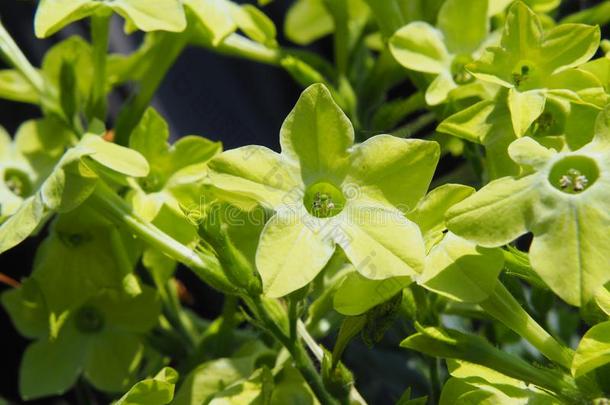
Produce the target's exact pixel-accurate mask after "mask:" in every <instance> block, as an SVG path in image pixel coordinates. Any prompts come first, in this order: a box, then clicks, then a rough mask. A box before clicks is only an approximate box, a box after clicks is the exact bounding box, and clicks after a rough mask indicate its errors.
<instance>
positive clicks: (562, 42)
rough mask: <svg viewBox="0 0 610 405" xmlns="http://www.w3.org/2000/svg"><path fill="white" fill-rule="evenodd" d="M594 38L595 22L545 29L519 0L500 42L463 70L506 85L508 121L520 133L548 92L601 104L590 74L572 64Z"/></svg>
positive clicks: (589, 51) (585, 56) (593, 47)
mask: <svg viewBox="0 0 610 405" xmlns="http://www.w3.org/2000/svg"><path fill="white" fill-rule="evenodd" d="M599 41H600V30H599V27H593V26H590V25H584V24H560V25H558V26H556V27H553V28H552V29H550V30H548V31H546V32H544V31H543V29H542V24H541V22H540V19H539V18H538V16H537V15H536V14H535V13H534V12H533V11H532V10H530V9H529V8H528V7H527V6H526V5H525V4H524V3H523V2H520V1H519V2H516V3H515V4H514V5H513V6H512V7H511V8H510V10H509V12H508V16H507V18H506V23H505V26H504V32H503V35H502V41H501V46H500V47H492V48H488V49H487V51H486V52H485V53H484V54H483V56H482V57H481V58H480V59H479V60H477V61H476V62H474V63H472V64H469V65H468V66H467V69H468V71H469V72H471V73H472V74H473V75H474V76H475V77H477V78H479V79H481V80H484V81H488V82H491V83H496V84H499V85H500V86H503V87H506V88H507V89H509V90H508V107H509V110H510V114H511V121H512V124H513V128H514V130H515V133H516V134H517V136H518V137H521V136H523V134H525V131H527V129H528V128H529V127H530V125H531V124H532V122H534V120H536V119H537V118H538V117H539V116H540V114H542V112H543V110H544V105H545V101H546V99H547V96H553V97H560V98H564V99H568V100H570V101H574V102H580V103H584V102H593V103H599V102H600V98H601V103H602V104H603V103H604V100H605V99H606V96H605V94H604V92H603V88H602V87H601V84H600V83H599V81H598V80H597V79H596V78H595V76H594V75H592V74H590V73H588V72H586V71H583V70H579V69H575V68H577V67H579V66H581V65H582V64H584V63H585V62H587V61H588V60H589V59H590V58H591V57H592V56H593V55H594V54H595V52H596V51H597V48H598V47H599ZM568 89H569V90H568Z"/></svg>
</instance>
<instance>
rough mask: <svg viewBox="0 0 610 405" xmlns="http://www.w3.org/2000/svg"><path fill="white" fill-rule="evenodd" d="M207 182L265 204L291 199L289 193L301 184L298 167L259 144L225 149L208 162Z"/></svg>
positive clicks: (274, 204)
mask: <svg viewBox="0 0 610 405" xmlns="http://www.w3.org/2000/svg"><path fill="white" fill-rule="evenodd" d="M209 168H210V182H211V184H213V185H215V186H217V187H219V188H222V190H225V191H227V192H230V193H237V194H242V195H245V196H247V197H250V198H253V199H255V200H257V201H259V202H260V203H261V204H263V205H264V206H266V207H271V208H273V207H277V206H279V205H281V204H282V203H283V202H286V203H290V202H292V201H293V200H294V196H293V195H291V192H293V191H294V190H298V189H299V188H300V187H302V186H301V184H302V183H301V181H300V175H299V172H298V168H297V167H296V166H295V165H292V164H290V163H289V162H286V161H285V160H284V159H283V157H282V156H281V155H279V154H277V153H275V152H273V151H272V150H270V149H267V148H265V147H263V146H244V147H241V148H238V149H233V150H229V151H226V152H224V153H222V154H220V155H219V156H217V157H215V158H213V159H212V160H211V161H210V162H209Z"/></svg>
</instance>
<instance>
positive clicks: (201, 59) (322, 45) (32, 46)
mask: <svg viewBox="0 0 610 405" xmlns="http://www.w3.org/2000/svg"><path fill="white" fill-rule="evenodd" d="M238 2H246V1H238ZM249 2H252V1H249ZM291 3H292V1H289V0H276V1H275V2H273V3H272V4H270V5H269V6H267V7H265V9H264V11H265V12H266V13H267V14H268V15H269V16H270V17H271V18H272V19H273V20H274V21H275V22H276V25H277V27H278V35H279V38H278V39H279V42H280V43H281V44H288V41H287V40H286V39H285V38H284V37H283V35H282V21H283V17H284V15H285V13H286V10H287V8H288V6H289V5H290V4H291ZM596 3H598V1H595V0H592V1H579V0H572V1H567V2H565V5H564V6H562V8H563V10H562V12H567V11H568V10H574V9H577V8H579V7H583V6H587V5H589V6H590V5H593V4H596ZM35 7H36V3H35V1H33V0H0V18H1V20H2V22H3V24H4V25H5V27H6V28H7V30H8V31H9V32H10V33H11V35H13V37H14V38H15V39H16V41H17V43H18V44H19V45H20V46H21V48H22V49H23V50H24V52H25V53H26V55H27V57H28V58H29V59H30V61H31V62H32V63H33V64H34V65H35V66H39V65H40V63H41V60H42V57H43V55H44V53H45V51H46V50H47V49H48V48H49V47H50V46H52V45H53V44H54V43H56V42H58V41H60V40H62V39H65V38H67V37H69V36H71V35H81V36H84V37H88V26H87V24H86V22H81V23H77V24H72V25H70V26H69V27H68V28H67V29H65V30H63V31H62V32H60V33H58V34H56V35H54V36H53V37H52V38H50V39H46V40H39V39H37V38H35V36H34V33H33V25H32V21H33V16H34V11H35ZM140 39H141V38H140V37H139V36H138V35H133V36H125V35H124V34H123V32H122V21H121V20H120V19H118V18H115V19H114V20H113V27H112V34H111V40H110V49H111V51H113V52H121V53H129V52H131V51H133V50H134V49H135V48H136V47H137V46H138V43H139V40H140ZM310 48H311V49H312V50H314V51H316V52H318V53H321V54H322V55H324V56H326V57H327V58H328V59H329V60H330V59H331V58H332V57H331V55H332V41H331V40H330V39H324V40H322V41H319V42H317V43H316V44H314V45H313V46H311V47H310ZM0 68H4V66H2V65H0ZM300 90H301V89H300V88H299V87H298V86H297V85H296V84H295V83H294V82H293V81H292V79H291V78H290V77H289V76H288V75H287V74H286V73H285V72H284V71H283V70H281V69H278V68H275V67H270V66H266V65H262V64H258V63H254V62H249V61H245V60H241V59H236V58H229V57H225V56H222V55H219V54H215V53H212V52H210V51H207V50H205V49H201V48H190V49H187V50H186V51H185V52H184V53H183V54H182V56H181V57H180V58H179V60H178V61H177V63H176V65H175V66H174V67H173V68H172V69H171V71H170V72H169V75H168V76H167V77H166V78H165V81H164V83H163V85H162V86H161V88H160V90H159V92H158V94H157V96H156V98H155V100H154V103H153V105H154V106H155V107H156V108H157V110H158V111H160V112H161V114H162V115H163V116H164V117H165V119H166V120H167V121H168V122H169V124H170V127H171V133H172V137H173V138H177V137H180V136H183V135H189V134H196V135H202V136H205V137H207V138H210V139H213V140H220V141H222V142H223V143H224V146H225V148H227V149H229V148H234V147H238V146H242V145H246V144H261V145H266V146H269V147H271V148H273V149H275V150H278V149H279V144H278V133H279V129H280V126H281V124H282V121H283V120H284V118H285V117H286V115H287V114H288V112H289V111H290V109H291V108H292V106H293V105H294V103H295V102H296V99H297V98H298V95H299V93H300ZM126 96H127V94H126V93H125V94H122V93H121V92H116V93H115V94H113V96H112V97H113V98H112V100H111V113H112V112H116V111H113V110H112V105H114V106H115V107H116V106H118V105H120V103H121V102H122V101H124V98H125V97H126ZM39 116H40V112H39V111H38V109H37V108H35V107H32V106H29V105H26V104H19V103H13V102H7V101H4V100H0V125H2V126H4V127H5V128H6V130H7V131H8V132H9V133H11V134H14V132H15V130H16V129H17V127H18V126H19V125H20V124H21V123H22V122H23V121H25V120H27V119H30V118H36V117H39ZM38 243H39V240H38V239H37V238H30V239H28V240H27V241H26V242H24V243H23V244H21V245H20V246H18V247H17V248H15V249H12V250H11V251H9V252H7V253H5V254H2V255H0V272H2V273H5V274H7V275H10V276H11V277H13V278H15V279H17V280H19V279H21V278H22V277H25V276H27V275H28V274H29V273H30V271H31V264H32V261H33V257H34V252H35V249H36V246H37V244H38ZM178 276H179V278H180V279H181V280H182V281H183V283H184V284H185V285H186V286H187V288H188V289H189V291H190V293H191V295H192V296H193V297H194V305H193V307H194V310H195V311H197V312H198V313H199V314H200V315H202V316H204V317H206V318H213V317H215V316H217V315H218V314H219V312H220V306H221V304H222V297H221V296H219V295H218V294H216V293H215V292H214V291H212V290H210V289H207V288H206V287H205V285H203V283H201V282H200V281H199V280H198V279H196V278H195V277H194V276H192V275H191V273H190V272H188V271H186V270H185V269H180V270H179V272H178ZM6 288H9V287H7V286H5V285H4V284H1V283H0V292H1V291H3V290H5V289H6ZM398 338H399V336H396V338H395V339H398ZM390 339H391V340H395V339H393V338H392V337H391V338H390ZM0 343H1V345H0V398H6V399H7V400H9V401H13V402H14V403H20V401H19V396H18V389H17V380H18V369H19V362H20V359H21V356H22V354H23V351H24V349H25V347H26V346H27V344H28V342H27V341H26V340H24V339H23V338H21V337H20V336H19V335H18V334H17V332H16V331H15V329H14V328H13V326H12V324H11V322H10V320H9V319H8V316H7V314H6V313H5V311H4V310H0ZM398 352H399V349H397V347H396V345H395V344H393V345H391V346H388V347H383V346H382V347H378V348H376V349H375V351H374V352H370V351H368V350H366V349H365V348H364V347H363V346H362V345H355V347H354V346H352V347H350V349H349V350H348V353H347V356H348V357H347V359H346V362H347V363H348V366H350V367H352V368H353V369H354V371H355V375H356V376H358V377H359V379H358V380H357V382H358V385H359V387H360V390H361V392H362V393H363V394H364V396H365V398H366V399H367V400H371V401H370V403H371V404H373V403H380V404H382V403H391V402H394V401H395V400H397V399H398V397H399V396H400V394H401V392H402V391H403V390H404V389H406V388H407V387H408V386H413V387H414V390H415V392H416V393H417V392H420V393H423V392H424V390H425V385H423V384H424V382H423V381H422V380H421V378H418V377H416V376H415V375H414V374H413V373H412V372H410V371H409V366H408V365H407V362H408V357H407V356H406V355H405V354H406V353H405V352H404V351H400V355H397V354H398ZM373 399H374V400H373ZM74 402H75V398H74V397H73V396H72V394H68V395H66V396H65V397H64V398H56V399H48V400H43V401H37V402H31V403H36V404H63V403H74Z"/></svg>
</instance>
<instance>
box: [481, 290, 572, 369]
mask: <svg viewBox="0 0 610 405" xmlns="http://www.w3.org/2000/svg"><path fill="white" fill-rule="evenodd" d="M479 305H480V306H481V308H483V309H484V310H485V312H487V313H488V314H490V315H491V316H493V317H494V318H496V319H497V320H499V321H500V322H502V323H503V324H504V325H506V326H507V327H509V328H510V329H512V330H513V331H515V332H516V333H518V334H519V335H520V336H521V337H523V338H524V339H526V340H527V341H528V342H530V343H531V344H532V345H533V346H534V347H535V348H537V349H538V350H540V352H541V353H542V354H543V355H544V356H546V357H547V358H548V359H550V360H552V361H554V362H555V363H557V364H559V365H561V366H563V367H565V368H566V369H568V370H569V369H570V367H571V366H572V358H573V356H574V353H573V351H572V350H570V349H569V348H567V347H565V346H563V345H561V344H560V343H559V342H558V341H557V340H555V339H554V338H553V337H552V336H551V335H550V334H549V333H548V332H547V331H546V330H544V329H543V328H542V326H540V325H539V324H538V323H537V322H536V321H535V320H534V319H533V318H532V317H531V316H530V315H529V314H528V313H527V312H526V311H525V310H524V309H523V308H522V307H521V305H520V304H519V302H518V301H517V300H516V299H515V298H514V297H513V296H512V295H511V293H510V292H509V291H508V290H507V289H506V287H504V285H503V284H502V283H498V285H497V287H496V289H495V290H494V292H493V294H492V295H490V296H489V298H487V299H486V300H485V301H483V302H481V303H480V304H479Z"/></svg>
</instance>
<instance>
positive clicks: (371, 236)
mask: <svg viewBox="0 0 610 405" xmlns="http://www.w3.org/2000/svg"><path fill="white" fill-rule="evenodd" d="M280 144H281V148H282V153H281V154H278V153H276V152H273V151H271V150H269V149H267V148H265V147H262V146H246V147H242V148H238V149H234V150H230V151H226V152H224V153H222V154H220V155H219V156H217V157H216V158H214V159H212V160H211V161H210V163H209V168H210V174H209V175H210V177H209V181H210V182H211V184H213V185H214V186H215V187H217V188H218V189H220V190H221V191H222V192H224V193H226V194H227V195H230V194H233V195H236V194H238V195H241V196H247V197H250V198H253V199H255V200H257V201H258V202H260V203H261V204H262V205H263V206H265V207H268V208H270V209H273V210H274V211H275V215H274V216H273V217H272V218H271V219H270V220H269V221H268V222H267V224H266V225H265V227H264V229H263V231H262V234H261V236H260V243H259V246H258V249H257V253H256V266H257V269H258V271H259V273H260V274H261V277H262V281H263V289H264V292H265V294H267V295H269V296H273V297H278V296H283V295H286V294H288V293H291V292H293V291H295V290H297V289H299V288H301V287H303V286H305V285H307V284H308V283H309V282H310V281H311V280H313V279H314V278H315V277H316V275H317V274H318V273H319V272H320V271H321V270H322V269H323V268H324V266H325V265H326V263H327V262H328V260H329V259H330V257H331V256H332V255H333V253H334V252H335V249H336V247H337V246H339V247H340V248H341V249H342V250H343V251H344V252H345V254H346V256H347V258H348V259H349V260H350V262H351V263H352V264H353V265H354V266H355V268H356V270H357V271H358V272H360V274H362V275H363V276H365V277H367V278H370V279H386V278H389V277H395V276H414V275H416V274H418V273H419V272H420V271H421V270H422V269H423V263H424V257H425V247H424V241H423V238H422V235H421V232H420V230H419V228H418V227H417V225H416V224H415V223H413V222H412V221H410V220H409V219H407V218H406V217H405V215H404V213H405V212H407V211H408V210H409V209H411V208H413V207H414V206H415V205H416V204H417V202H418V201H419V200H420V198H421V197H423V196H424V194H425V193H426V190H427V188H428V185H429V183H430V180H431V179H432V175H433V173H434V169H435V167H436V163H437V162H438V158H439V146H438V144H437V143H435V142H430V141H424V140H418V139H408V140H406V139H400V138H396V137H392V136H389V135H377V136H374V137H372V138H370V139H368V140H367V141H365V142H363V143H361V144H358V145H354V129H353V127H352V124H351V123H350V121H349V120H348V118H347V117H346V116H345V114H344V113H343V112H342V111H341V110H340V109H339V107H338V106H337V105H336V104H335V102H334V101H333V99H332V97H331V95H330V93H329V91H328V90H327V89H326V87H324V86H323V85H320V84H317V85H313V86H311V87H309V88H308V89H306V90H305V91H304V92H303V94H302V95H301V97H300V99H299V101H298V102H297V104H296V106H295V108H294V109H293V110H292V112H291V113H290V115H289V116H288V118H287V119H286V121H285V122H284V124H283V126H282V129H281V131H280Z"/></svg>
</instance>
